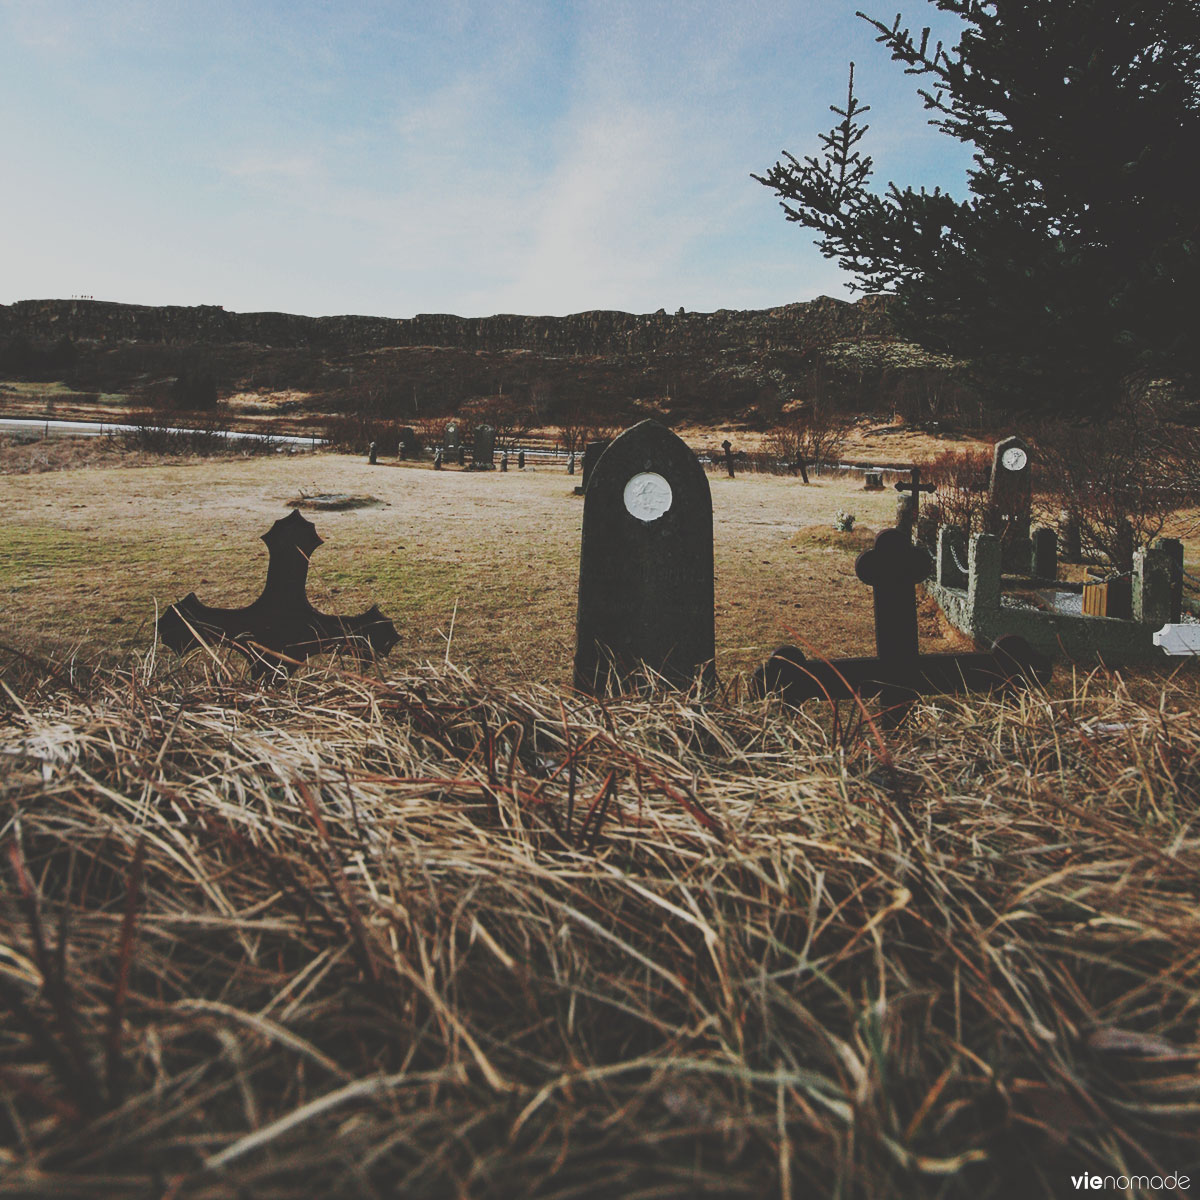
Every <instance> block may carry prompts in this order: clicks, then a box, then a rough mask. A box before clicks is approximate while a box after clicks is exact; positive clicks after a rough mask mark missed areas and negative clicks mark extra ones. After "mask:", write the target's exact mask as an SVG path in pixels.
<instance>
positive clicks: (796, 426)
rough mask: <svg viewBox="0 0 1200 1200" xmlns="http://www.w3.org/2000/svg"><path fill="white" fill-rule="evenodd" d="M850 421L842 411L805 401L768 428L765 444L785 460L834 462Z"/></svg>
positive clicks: (788, 461)
mask: <svg viewBox="0 0 1200 1200" xmlns="http://www.w3.org/2000/svg"><path fill="white" fill-rule="evenodd" d="M852 424H853V420H852V418H851V417H849V416H847V415H846V414H845V413H840V412H834V411H833V410H832V409H831V408H829V407H827V406H825V405H821V404H806V405H805V406H804V407H803V408H801V409H799V410H798V411H796V412H795V413H793V414H792V415H791V416H790V417H788V418H786V419H785V421H784V422H783V423H782V424H780V425H777V426H776V427H775V428H774V429H773V430H771V432H770V433H769V434H768V435H767V437H766V443H765V444H766V448H767V451H768V453H770V454H773V455H775V456H776V457H777V458H780V459H782V460H783V461H784V462H786V463H798V462H805V463H834V462H837V461H838V459H839V458H840V457H841V454H842V447H843V446H844V445H845V444H846V436H847V435H848V434H849V432H850V427H851V425H852Z"/></svg>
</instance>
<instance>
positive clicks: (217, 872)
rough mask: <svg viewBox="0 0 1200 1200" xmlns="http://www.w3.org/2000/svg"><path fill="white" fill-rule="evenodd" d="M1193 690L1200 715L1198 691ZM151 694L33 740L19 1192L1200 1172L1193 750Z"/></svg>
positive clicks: (22, 860) (18, 918) (1168, 725)
mask: <svg viewBox="0 0 1200 1200" xmlns="http://www.w3.org/2000/svg"><path fill="white" fill-rule="evenodd" d="M1168 689H1169V685H1168ZM819 711H820V710H819V709H817V710H812V711H811V712H810V711H806V712H805V713H802V714H796V713H795V712H793V711H789V710H787V709H785V708H783V707H781V706H779V705H777V704H775V703H770V702H765V703H758V702H747V701H743V700H739V699H738V698H737V697H730V696H726V697H723V698H718V699H713V700H708V701H702V700H699V699H697V698H695V697H690V698H689V697H682V696H677V695H672V694H664V695H659V696H651V697H649V698H644V699H628V700H617V701H612V702H609V703H606V704H600V703H595V702H587V701H584V700H583V699H581V698H580V697H577V696H573V695H571V694H567V693H563V692H560V691H557V690H552V689H549V688H544V689H539V688H535V687H531V688H527V689H525V690H521V691H514V692H501V691H498V690H488V689H486V688H484V687H482V686H480V685H478V684H476V683H473V682H472V681H471V680H470V679H469V678H467V677H465V676H463V675H460V674H459V673H457V672H456V671H455V670H454V669H452V668H444V669H439V670H434V669H432V668H429V669H422V670H417V671H414V672H412V673H409V674H404V675H398V676H394V677H390V678H388V679H386V680H377V679H368V678H363V677H358V676H353V675H345V674H341V675H339V674H333V673H330V674H328V675H324V676H322V675H308V676H304V677H301V678H299V679H297V680H295V681H293V682H292V683H291V684H289V685H287V687H286V688H284V689H282V690H275V691H269V690H268V691H263V690H255V689H254V688H252V687H250V686H248V685H242V684H235V685H226V684H218V683H214V682H212V681H211V680H209V679H206V678H203V677H202V676H201V675H200V674H198V673H197V671H196V669H195V667H194V666H193V667H192V668H191V669H190V673H188V672H187V671H184V670H183V669H180V670H177V671H175V672H174V673H168V671H167V670H166V669H165V668H164V667H163V665H162V664H157V665H156V664H154V663H152V662H150V661H147V662H145V663H142V664H139V665H135V666H134V667H132V668H130V669H125V670H118V671H108V672H105V673H102V674H100V675H98V676H97V677H96V678H95V679H94V680H93V681H92V682H91V683H90V684H89V685H87V686H86V687H81V688H80V689H79V690H73V689H72V687H71V686H70V684H69V681H66V680H61V679H60V680H58V681H55V680H51V679H48V678H44V677H38V676H37V675H35V674H31V675H30V676H29V678H28V679H27V680H26V681H25V684H24V686H23V687H22V688H21V689H20V691H19V692H18V691H9V692H8V694H7V695H6V697H5V708H4V710H3V712H2V720H0V751H2V760H3V764H4V766H3V777H2V780H3V783H2V800H0V803H2V809H0V813H2V815H0V842H2V843H3V846H2V848H3V858H4V862H3V864H0V870H2V871H3V877H4V880H5V884H4V887H3V889H0V1000H2V1004H0V1009H7V1012H6V1015H5V1018H4V1020H3V1021H0V1193H3V1194H5V1195H15V1194H19V1195H22V1196H56V1197H64V1196H98V1195H104V1196H109V1197H149V1196H155V1197H158V1196H169V1197H180V1198H183V1197H189V1198H190V1197H213V1198H215V1197H230V1196H254V1197H256V1198H261V1197H308V1196H325V1195H329V1196H332V1195H365V1196H400V1195H402V1196H448V1195H455V1196H471V1197H490V1196H497V1197H498V1196H517V1195H520V1196H536V1197H555V1198H566V1197H573V1196H622V1197H650V1196H655V1197H662V1196H684V1195H686V1196H694V1195H705V1194H707V1195H719V1196H752V1197H762V1196H768V1195H781V1196H785V1197H801V1196H833V1195H836V1196H840V1197H868V1196H869V1197H875V1198H882V1197H931V1198H932V1197H960V1196H961V1197H971V1198H972V1200H983V1198H986V1197H1002V1196H1003V1197H1012V1196H1018V1195H1020V1196H1061V1195H1064V1194H1067V1193H1068V1192H1069V1191H1071V1190H1072V1189H1071V1186H1070V1183H1069V1175H1070V1174H1071V1173H1072V1172H1076V1173H1078V1172H1081V1171H1083V1170H1085V1169H1086V1170H1088V1171H1090V1172H1094V1173H1100V1174H1112V1175H1122V1174H1126V1175H1127V1174H1134V1173H1138V1174H1141V1173H1145V1174H1150V1175H1154V1174H1159V1175H1163V1176H1166V1175H1169V1174H1170V1173H1172V1172H1181V1173H1185V1174H1189V1175H1191V1176H1193V1178H1194V1177H1195V1176H1196V1175H1198V1174H1200V1162H1198V1158H1200V1155H1198V1150H1197V1141H1196V1138H1195V1131H1196V1128H1197V1124H1198V1120H1200V1071H1198V1065H1200V1037H1198V1028H1197V1026H1198V1020H1200V910H1198V908H1197V901H1198V891H1200V885H1198V880H1200V837H1198V835H1197V828H1196V820H1197V795H1198V793H1200V722H1197V720H1196V704H1195V698H1194V695H1193V696H1188V695H1185V694H1182V693H1176V692H1172V691H1170V690H1168V691H1167V692H1165V693H1164V694H1163V695H1162V696H1161V697H1159V698H1158V699H1157V700H1155V699H1151V700H1150V701H1148V702H1141V701H1138V700H1135V699H1133V698H1131V697H1130V695H1129V694H1128V693H1127V692H1126V691H1125V690H1124V688H1123V685H1122V684H1121V683H1120V680H1119V679H1114V678H1112V677H1108V676H1105V677H1100V676H1096V677H1093V678H1092V679H1090V680H1086V681H1081V682H1080V683H1079V684H1078V686H1077V687H1076V688H1075V689H1074V692H1073V694H1072V695H1070V696H1069V697H1067V698H1057V699H1053V698H1048V697H1045V696H1028V697H1025V698H1022V699H1018V700H1012V701H1007V702H1003V703H1002V702H991V701H973V702H971V703H970V704H955V703H952V702H945V703H943V704H942V705H941V706H940V708H939V709H937V710H934V709H932V708H930V709H925V710H921V711H920V712H918V714H917V716H916V719H915V721H914V722H913V723H912V724H911V726H909V727H907V728H906V729H905V730H903V731H901V732H900V733H898V734H894V735H888V736H887V740H886V741H885V740H883V739H882V738H879V737H877V735H876V734H875V733H874V732H873V730H872V729H871V728H870V727H869V726H864V725H862V724H861V723H860V722H858V721H857V720H856V719H855V718H854V714H853V713H851V714H849V718H850V719H849V720H846V719H845V718H847V713H846V712H845V711H843V712H842V714H841V716H842V718H843V720H842V721H841V722H838V723H835V724H834V725H833V726H832V728H831V727H830V723H829V721H828V720H826V721H825V723H824V725H821V724H818V722H817V721H816V719H815V717H816V715H817V713H818V712H819Z"/></svg>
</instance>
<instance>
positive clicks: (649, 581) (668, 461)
mask: <svg viewBox="0 0 1200 1200" xmlns="http://www.w3.org/2000/svg"><path fill="white" fill-rule="evenodd" d="M713 655H714V633H713V524H712V496H711V494H710V492H709V487H708V477H707V476H706V475H705V473H704V468H703V467H701V466H700V463H699V461H698V460H697V458H696V455H695V454H693V453H692V451H691V450H690V449H688V447H687V446H686V445H685V444H684V443H683V442H682V441H681V440H680V439H679V438H678V437H676V436H675V434H673V433H672V432H671V431H670V430H669V429H666V428H665V427H664V426H662V425H660V424H659V423H658V422H657V421H642V422H641V423H640V424H638V425H635V426H633V428H632V429H627V430H626V431H625V432H624V433H623V434H621V436H620V437H618V438H617V439H616V440H615V441H613V443H612V444H611V445H610V446H609V447H608V449H607V450H605V451H604V453H603V455H601V456H600V458H599V461H598V462H597V463H596V464H595V467H594V469H593V471H592V475H591V478H590V480H589V482H588V487H587V491H586V492H585V493H584V507H583V538H582V541H581V544H580V552H579V602H578V614H577V619H576V644H575V686H576V687H577V688H579V689H580V690H581V691H585V692H591V693H593V694H596V695H602V694H603V693H604V692H605V691H606V690H607V688H608V687H609V685H610V683H612V684H615V685H618V686H619V685H620V684H621V683H622V682H638V681H639V680H644V679H645V677H646V674H647V669H648V670H649V672H652V673H654V674H657V675H660V676H662V677H663V678H664V679H666V680H667V682H668V683H669V684H671V685H673V686H679V687H687V686H690V685H691V683H692V682H694V681H695V679H696V678H697V677H698V676H699V677H701V678H702V679H704V680H706V681H711V679H712V675H713Z"/></svg>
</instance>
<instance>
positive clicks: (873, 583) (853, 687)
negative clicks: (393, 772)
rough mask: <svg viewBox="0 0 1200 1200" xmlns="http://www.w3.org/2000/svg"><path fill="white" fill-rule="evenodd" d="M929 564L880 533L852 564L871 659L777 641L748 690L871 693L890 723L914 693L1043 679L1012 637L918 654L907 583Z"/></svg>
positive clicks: (1034, 656) (1039, 659)
mask: <svg viewBox="0 0 1200 1200" xmlns="http://www.w3.org/2000/svg"><path fill="white" fill-rule="evenodd" d="M914 482H916V481H914ZM932 568H933V560H932V559H931V558H930V556H929V554H928V552H927V551H925V550H924V549H922V548H921V547H920V546H914V545H913V544H912V542H911V541H910V540H909V537H908V535H907V534H906V533H905V532H904V531H903V530H902V529H885V530H883V531H882V532H881V533H880V534H879V535H878V536H877V537H876V539H875V545H874V547H873V548H872V549H870V550H865V551H863V553H862V554H860V555H859V556H858V559H857V560H856V562H855V564H854V573H855V574H856V575H857V576H858V578H859V579H861V580H862V582H863V583H865V584H867V585H868V586H869V587H870V588H871V589H872V590H873V592H874V597H875V647H876V650H877V652H878V654H877V657H876V658H839V659H834V660H833V661H815V662H810V661H809V660H808V659H806V658H805V656H804V654H803V653H802V652H801V651H800V650H798V649H797V648H796V647H795V646H781V647H780V648H779V649H778V650H776V651H775V653H774V654H772V655H771V657H770V659H768V660H767V662H766V663H765V664H764V665H763V666H761V667H760V668H759V669H758V670H757V671H756V672H755V675H754V682H753V687H754V690H755V691H756V692H757V693H758V694H760V695H762V694H764V693H765V692H775V691H778V692H781V693H782V695H783V698H784V699H785V700H787V701H788V703H790V704H798V703H799V702H800V701H802V700H816V699H822V698H823V699H828V700H843V699H847V698H849V697H851V696H854V695H858V696H879V697H880V699H881V700H882V701H883V705H884V723H885V724H886V725H888V726H889V727H893V728H894V727H895V726H896V725H898V724H900V722H901V721H903V720H904V718H905V717H906V716H907V715H908V712H909V709H910V708H911V706H912V703H913V701H914V700H915V699H916V697H917V696H924V695H932V694H935V693H939V692H963V691H970V692H977V691H985V692H987V691H996V690H999V689H1001V688H1014V687H1022V686H1025V685H1026V684H1027V683H1028V682H1029V681H1030V680H1036V681H1037V682H1038V683H1043V684H1044V683H1046V682H1047V681H1048V680H1049V678H1050V671H1051V667H1050V660H1049V659H1048V658H1046V656H1045V655H1043V654H1040V653H1039V652H1038V651H1036V650H1034V649H1033V647H1032V646H1030V645H1029V643H1028V642H1026V641H1025V639H1024V638H1020V637H1016V636H1006V637H1002V638H1000V639H999V640H998V641H997V642H996V644H995V645H994V646H993V648H992V649H991V650H990V651H987V652H982V653H978V652H977V653H968V654H922V653H921V652H920V649H919V646H918V641H917V599H916V591H915V588H916V585H917V584H918V583H920V582H921V580H922V579H924V578H926V576H928V575H929V573H930V571H931V570H932Z"/></svg>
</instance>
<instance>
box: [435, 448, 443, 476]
mask: <svg viewBox="0 0 1200 1200" xmlns="http://www.w3.org/2000/svg"><path fill="white" fill-rule="evenodd" d="M433 469H434V470H435V471H440V470H441V469H442V451H441V448H440V447H439V448H438V449H437V450H435V451H434V452H433Z"/></svg>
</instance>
